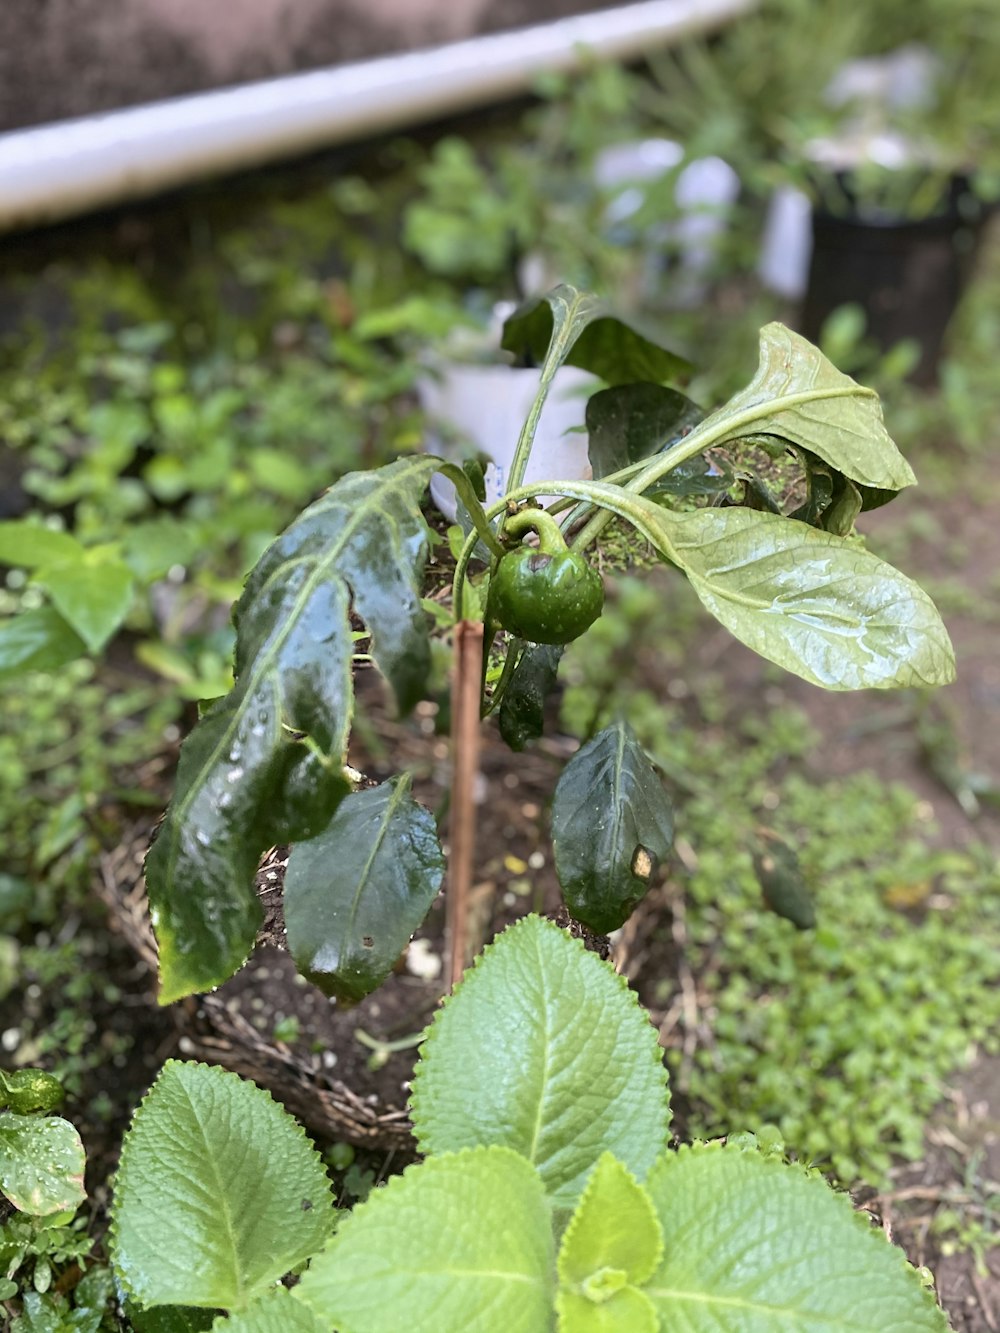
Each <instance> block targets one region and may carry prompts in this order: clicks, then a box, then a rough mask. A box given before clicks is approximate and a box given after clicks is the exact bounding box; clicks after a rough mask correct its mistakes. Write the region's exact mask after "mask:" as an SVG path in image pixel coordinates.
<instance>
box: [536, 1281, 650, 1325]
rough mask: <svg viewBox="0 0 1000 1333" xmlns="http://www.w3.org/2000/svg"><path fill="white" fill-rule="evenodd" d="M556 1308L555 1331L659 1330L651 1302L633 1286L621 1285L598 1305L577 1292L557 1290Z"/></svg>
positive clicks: (642, 1292)
mask: <svg viewBox="0 0 1000 1333" xmlns="http://www.w3.org/2000/svg"><path fill="white" fill-rule="evenodd" d="M556 1310H557V1311H558V1314H559V1323H558V1325H557V1329H558V1333H658V1330H659V1328H660V1321H659V1320H658V1319H657V1317H656V1310H655V1309H654V1308H653V1303H652V1301H651V1300H650V1299H649V1297H648V1296H647V1295H646V1293H645V1292H644V1291H639V1290H637V1288H635V1287H627V1286H626V1287H622V1288H621V1290H620V1291H616V1292H615V1293H614V1295H613V1296H611V1298H610V1299H609V1300H607V1301H606V1302H604V1303H603V1304H600V1305H597V1304H595V1303H594V1302H593V1301H589V1300H588V1299H587V1298H586V1297H585V1296H582V1295H581V1294H580V1293H579V1292H577V1291H560V1292H559V1295H558V1296H557V1297H556Z"/></svg>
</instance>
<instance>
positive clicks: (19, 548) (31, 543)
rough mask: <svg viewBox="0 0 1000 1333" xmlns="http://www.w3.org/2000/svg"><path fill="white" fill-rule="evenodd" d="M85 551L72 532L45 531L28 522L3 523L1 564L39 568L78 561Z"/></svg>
mask: <svg viewBox="0 0 1000 1333" xmlns="http://www.w3.org/2000/svg"><path fill="white" fill-rule="evenodd" d="M83 557H84V548H83V546H81V544H80V543H79V542H78V541H77V539H76V538H75V537H73V536H71V534H70V533H68V532H60V531H59V530H58V529H56V528H45V527H42V526H41V524H39V523H32V522H30V521H29V520H27V519H7V520H5V521H4V522H0V565H14V566H17V567H18V568H20V569H36V568H38V566H39V565H51V564H57V563H61V562H62V561H66V562H76V561H80V560H82V559H83Z"/></svg>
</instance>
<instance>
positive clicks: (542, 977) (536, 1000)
mask: <svg viewBox="0 0 1000 1333" xmlns="http://www.w3.org/2000/svg"><path fill="white" fill-rule="evenodd" d="M498 1014H502V1015H503V1022H502V1023H498V1022H497V1015H498ZM666 1081H667V1079H666V1071H665V1070H664V1068H663V1061H662V1058H661V1053H660V1049H659V1046H658V1045H657V1041H656V1032H655V1029H654V1028H653V1027H652V1026H651V1024H650V1023H649V1020H648V1019H647V1017H646V1015H645V1013H644V1012H643V1011H642V1010H641V1009H640V1008H639V1005H638V1002H637V1000H636V997H635V995H634V994H633V993H632V992H631V991H630V990H629V989H628V987H627V985H626V984H625V982H624V980H623V979H622V978H621V977H619V976H616V975H615V973H614V972H613V971H612V970H611V969H610V968H608V967H606V966H605V965H604V964H603V963H602V962H601V960H600V959H599V958H598V957H597V956H596V955H595V954H592V953H588V952H587V950H586V949H585V948H584V947H583V945H582V944H581V943H580V941H579V940H574V939H571V938H570V936H569V935H568V934H567V933H566V932H565V931H562V930H560V929H559V928H558V927H556V926H554V925H552V924H551V923H550V922H548V921H544V920H542V919H541V918H539V917H534V916H529V917H525V918H523V919H522V920H521V921H519V922H517V924H516V925H513V926H510V927H509V928H508V929H507V930H506V931H504V933H503V934H502V935H501V936H499V937H498V938H497V939H496V940H495V941H494V942H493V944H491V945H490V946H489V947H488V948H487V949H485V950H484V951H483V953H482V954H481V955H480V957H479V958H478V959H477V961H476V964H475V966H474V967H473V968H472V970H471V971H470V972H467V973H466V975H465V977H464V979H463V980H462V982H461V984H460V985H459V987H458V989H457V990H456V991H455V994H454V995H453V996H452V997H451V998H450V999H449V1000H448V1001H446V1003H445V1005H444V1006H443V1008H442V1009H440V1010H439V1011H438V1013H437V1014H436V1016H435V1018H434V1021H433V1023H432V1024H431V1026H430V1029H429V1031H428V1036H427V1039H426V1041H425V1042H424V1045H423V1049H422V1051H421V1059H420V1063H419V1065H418V1067H417V1073H416V1076H415V1078H414V1082H413V1093H412V1097H411V1111H412V1117H413V1124H414V1129H415V1132H416V1135H417V1138H418V1140H419V1143H420V1146H421V1148H422V1149H423V1151H424V1152H427V1153H441V1152H453V1151H457V1150H458V1149H460V1148H466V1147H472V1146H475V1145H479V1144H502V1145H504V1146H506V1147H508V1148H513V1149H514V1150H515V1151H516V1152H519V1153H520V1154H521V1155H522V1156H523V1157H526V1158H527V1159H528V1161H530V1162H532V1163H534V1165H535V1166H537V1167H538V1170H539V1172H540V1173H541V1176H542V1179H543V1181H544V1182H545V1188H546V1190H547V1191H548V1193H549V1195H550V1197H551V1198H552V1201H553V1203H554V1204H555V1205H556V1206H557V1207H559V1208H570V1207H573V1206H574V1205H575V1203H576V1202H577V1200H578V1199H579V1197H580V1194H581V1193H582V1190H583V1186H584V1183H585V1181H586V1178H587V1176H588V1175H589V1173H590V1171H591V1170H592V1168H593V1166H594V1164H595V1163H596V1161H597V1160H598V1158H599V1157H600V1156H601V1154H602V1153H604V1152H611V1153H613V1154H614V1155H615V1156H616V1157H617V1158H619V1160H620V1161H622V1162H623V1163H624V1164H625V1165H626V1166H627V1167H628V1168H629V1170H631V1171H632V1172H633V1174H635V1175H636V1176H637V1177H639V1179H642V1177H643V1176H644V1175H645V1173H646V1171H647V1170H648V1169H649V1167H650V1165H651V1164H652V1162H653V1161H654V1160H655V1158H656V1157H657V1155H658V1154H659V1152H660V1150H661V1148H662V1146H663V1143H664V1141H665V1139H666V1134H667V1129H668V1126H669V1123H670V1107H669V1099H668V1097H667V1090H666Z"/></svg>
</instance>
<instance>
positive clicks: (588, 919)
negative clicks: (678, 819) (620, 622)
mask: <svg viewBox="0 0 1000 1333" xmlns="http://www.w3.org/2000/svg"><path fill="white" fill-rule="evenodd" d="M673 839H674V822H673V812H672V810H671V807H670V801H669V800H668V798H667V794H666V792H665V791H664V790H663V786H662V784H661V782H660V780H659V778H658V777H657V774H656V770H655V769H654V768H653V765H652V764H651V763H650V761H649V759H648V758H647V757H646V754H645V752H644V751H643V750H642V748H641V746H640V745H639V742H638V741H637V740H636V738H635V733H634V732H633V731H632V728H631V727H630V726H629V725H628V723H626V722H616V723H614V724H612V725H611V726H610V727H605V728H604V730H603V731H599V732H598V733H597V735H596V736H595V737H594V738H593V740H591V741H589V742H588V743H587V744H586V745H584V746H583V747H582V748H581V749H580V750H578V751H577V753H576V754H575V755H574V756H573V758H572V759H571V760H570V761H569V763H568V764H567V765H566V767H565V768H564V769H563V771H562V773H561V774H560V777H559V782H558V784H557V785H556V791H555V797H554V799H553V802H552V844H553V851H554V853H555V863H556V873H557V875H558V876H559V883H560V885H561V886H562V891H563V896H564V898H565V899H566V906H567V907H568V908H569V910H570V912H571V913H572V914H573V916H575V917H576V919H577V920H578V921H582V922H583V923H584V925H586V926H589V927H590V928H591V930H595V931H597V933H598V934H601V935H606V934H607V933H608V932H609V931H612V930H617V929H618V927H619V926H620V925H621V924H622V923H623V922H624V921H626V920H627V919H628V917H629V915H630V914H631V912H632V910H633V909H634V908H635V906H636V904H637V903H638V902H640V901H641V899H642V897H643V895H644V894H645V893H646V890H647V889H648V888H649V885H650V882H651V881H652V878H653V875H654V874H655V873H656V869H657V866H658V865H659V864H660V863H661V862H662V861H663V859H664V857H665V856H666V855H667V853H668V852H669V851H670V848H671V846H672V844H673Z"/></svg>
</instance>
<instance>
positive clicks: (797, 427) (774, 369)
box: [698, 323, 916, 493]
mask: <svg viewBox="0 0 1000 1333" xmlns="http://www.w3.org/2000/svg"><path fill="white" fill-rule="evenodd" d="M698 433H699V434H702V433H704V434H706V435H710V436H711V439H712V442H713V443H715V444H722V443H725V442H727V441H731V440H739V439H742V438H744V437H746V436H747V435H750V434H765V435H776V436H781V437H783V438H784V439H785V440H787V441H789V442H790V443H792V444H794V445H797V446H799V447H800V448H805V449H808V450H810V452H812V453H814V454H816V455H817V456H818V457H819V458H822V459H824V460H825V461H826V462H827V463H829V464H830V465H831V466H832V467H834V468H836V469H837V471H838V472H842V473H843V474H844V475H845V476H846V477H850V478H851V480H852V481H855V482H860V483H861V484H862V485H864V486H867V487H874V488H878V489H882V490H887V491H891V492H893V493H895V492H896V491H900V490H902V489H903V487H904V486H912V485H913V484H914V482H915V481H916V478H915V477H914V475H913V470H912V468H911V467H910V465H909V463H907V461H906V459H905V458H904V457H903V455H902V454H901V453H900V452H899V450H898V449H897V448H896V445H895V444H894V443H893V441H892V439H891V438H890V436H889V433H888V431H887V430H886V428H885V423H884V421H883V420H882V408H881V405H880V403H879V399H878V394H877V393H876V392H875V391H874V389H867V388H865V387H864V386H863V385H860V384H858V383H857V382H856V381H855V380H852V379H851V378H850V376H849V375H844V374H842V373H841V371H839V370H837V368H836V366H834V365H833V363H832V362H830V361H828V360H827V358H826V357H825V356H824V355H823V353H822V352H821V351H820V350H819V348H818V347H814V346H813V344H812V343H810V342H808V341H807V340H806V339H805V338H802V337H800V335H799V334H797V333H793V332H792V331H791V330H790V329H787V328H785V326H784V325H783V324H778V323H772V324H766V325H765V326H764V327H763V328H762V329H761V331H760V364H759V366H758V368H757V373H756V375H755V376H754V378H753V379H752V380H751V382H750V383H749V384H748V385H747V387H746V388H745V389H743V390H741V392H739V393H737V394H736V395H734V397H732V398H730V400H729V401H728V402H727V403H726V404H725V405H724V406H723V407H720V408H719V410H718V411H717V412H713V413H712V415H711V416H708V417H706V418H705V420H704V421H703V422H702V423H701V424H700V426H699V427H698Z"/></svg>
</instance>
